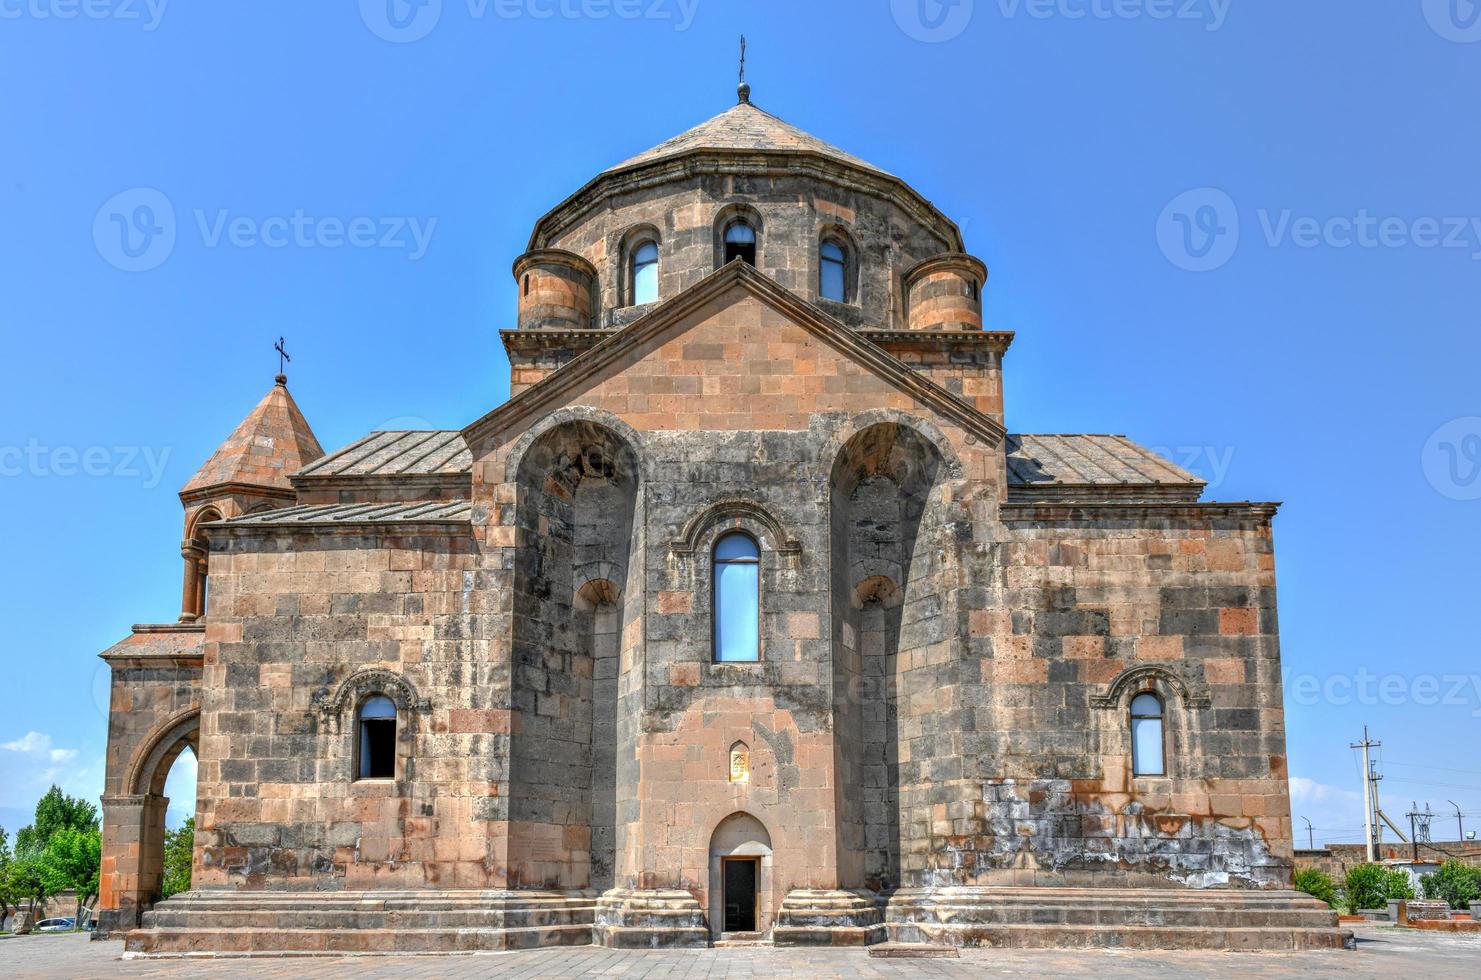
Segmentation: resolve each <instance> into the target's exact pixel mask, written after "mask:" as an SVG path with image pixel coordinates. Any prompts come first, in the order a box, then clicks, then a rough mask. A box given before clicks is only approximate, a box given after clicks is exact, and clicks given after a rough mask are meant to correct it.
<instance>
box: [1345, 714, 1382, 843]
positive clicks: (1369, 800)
mask: <svg viewBox="0 0 1481 980" xmlns="http://www.w3.org/2000/svg"><path fill="white" fill-rule="evenodd" d="M1382 744H1383V743H1382V742H1374V741H1372V740H1371V739H1369V738H1368V726H1367V725H1364V726H1363V740H1362V741H1361V742H1355V743H1353V744H1352V745H1350V746H1349V748H1354V749H1362V750H1363V807H1364V812H1363V829H1364V830H1365V831H1366V832H1367V837H1366V838H1365V839H1366V840H1367V842H1368V863H1369V864H1372V863H1374V862H1375V861H1377V860H1378V848H1377V838H1376V837H1375V836H1374V833H1373V831H1374V823H1375V821H1374V818H1373V815H1374V814H1375V813H1377V812H1378V799H1377V796H1378V784H1377V783H1376V782H1375V781H1374V778H1373V763H1372V761H1371V760H1370V759H1369V756H1368V750H1369V749H1373V748H1377V747H1379V746H1381V745H1382ZM1378 832H1379V833H1382V830H1379V831H1378Z"/></svg>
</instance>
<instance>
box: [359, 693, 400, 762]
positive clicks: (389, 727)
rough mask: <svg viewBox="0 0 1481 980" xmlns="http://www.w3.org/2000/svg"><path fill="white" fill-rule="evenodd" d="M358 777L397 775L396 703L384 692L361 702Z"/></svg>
mask: <svg viewBox="0 0 1481 980" xmlns="http://www.w3.org/2000/svg"><path fill="white" fill-rule="evenodd" d="M359 729H360V751H359V759H358V761H357V773H358V776H357V778H359V779H395V778H396V702H394V701H392V700H391V699H390V698H388V697H386V696H385V695H384V694H377V695H374V696H373V697H369V698H366V699H365V702H364V703H363V704H361V705H360V724H359Z"/></svg>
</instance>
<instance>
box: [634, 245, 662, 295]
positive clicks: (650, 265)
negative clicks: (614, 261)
mask: <svg viewBox="0 0 1481 980" xmlns="http://www.w3.org/2000/svg"><path fill="white" fill-rule="evenodd" d="M629 288H630V290H631V296H632V303H631V304H630V305H632V306H642V305H643V304H644V303H654V302H657V301H658V243H657V242H643V243H642V244H641V245H639V246H638V247H637V248H635V249H633V257H632V275H631V278H630V279H629Z"/></svg>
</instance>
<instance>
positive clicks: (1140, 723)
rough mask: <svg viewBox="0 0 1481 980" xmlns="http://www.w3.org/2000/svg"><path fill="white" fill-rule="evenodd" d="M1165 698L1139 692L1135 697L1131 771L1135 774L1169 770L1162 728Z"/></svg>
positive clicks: (1150, 773)
mask: <svg viewBox="0 0 1481 980" xmlns="http://www.w3.org/2000/svg"><path fill="white" fill-rule="evenodd" d="M1162 715H1163V711H1162V699H1161V698H1159V697H1158V696H1157V695H1155V694H1138V695H1137V696H1136V697H1134V698H1132V699H1131V772H1132V775H1134V776H1163V775H1166V774H1167V760H1166V759H1165V758H1164V751H1163V747H1164V742H1163V730H1162V720H1163V718H1162Z"/></svg>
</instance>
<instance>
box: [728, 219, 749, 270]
mask: <svg viewBox="0 0 1481 980" xmlns="http://www.w3.org/2000/svg"><path fill="white" fill-rule="evenodd" d="M736 259H740V260H741V261H742V262H745V263H747V264H749V265H755V264H756V229H755V228H752V227H751V224H750V222H748V221H746V220H744V219H742V218H737V219H736V220H735V221H732V222H731V223H730V224H729V225H727V226H726V228H725V264H726V265H729V264H730V263H732V262H734V261H735V260H736Z"/></svg>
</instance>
